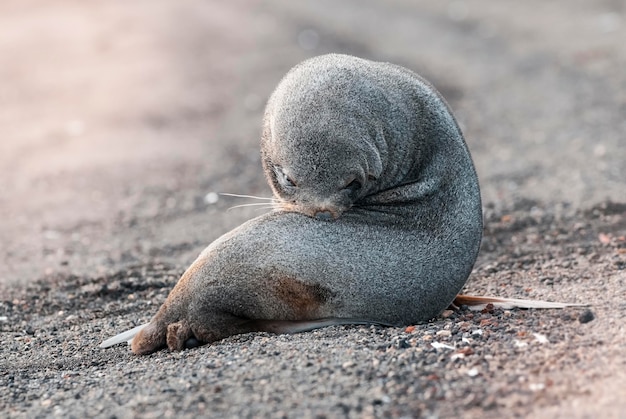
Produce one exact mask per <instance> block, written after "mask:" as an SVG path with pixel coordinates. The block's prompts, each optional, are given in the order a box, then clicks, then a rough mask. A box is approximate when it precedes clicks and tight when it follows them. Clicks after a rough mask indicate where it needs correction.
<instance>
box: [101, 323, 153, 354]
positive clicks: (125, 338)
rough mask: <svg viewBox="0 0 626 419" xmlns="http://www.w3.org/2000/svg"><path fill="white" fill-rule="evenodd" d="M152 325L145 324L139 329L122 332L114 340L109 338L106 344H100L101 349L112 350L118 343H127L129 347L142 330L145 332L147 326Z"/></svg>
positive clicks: (138, 327)
mask: <svg viewBox="0 0 626 419" xmlns="http://www.w3.org/2000/svg"><path fill="white" fill-rule="evenodd" d="M149 324H150V323H145V324H142V325H140V326H137V327H133V328H132V329H130V330H127V331H125V332H122V333H120V334H118V335H115V336H113V337H112V338H109V339H107V340H105V341H104V342H102V343H101V344H100V347H101V348H110V347H111V346H113V345H117V344H118V343H123V342H127V343H128V344H129V345H130V344H131V343H132V341H133V338H134V337H135V335H137V333H139V332H140V331H141V330H143V329H144V328H145V327H146V326H148V325H149Z"/></svg>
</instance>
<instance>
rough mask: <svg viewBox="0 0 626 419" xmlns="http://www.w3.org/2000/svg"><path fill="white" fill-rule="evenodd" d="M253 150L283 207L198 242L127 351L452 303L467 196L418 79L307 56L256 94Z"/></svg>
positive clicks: (466, 235)
mask: <svg viewBox="0 0 626 419" xmlns="http://www.w3.org/2000/svg"><path fill="white" fill-rule="evenodd" d="M261 154H262V163H263V167H264V171H265V174H266V176H267V178H268V181H269V183H270V185H271V187H272V189H273V191H274V195H275V197H276V198H277V199H278V200H279V201H280V202H281V206H282V208H283V209H282V210H278V211H274V212H272V213H270V214H266V215H263V216H260V217H258V218H255V219H253V220H251V221H249V222H247V223H245V224H243V225H242V226H240V227H239V228H237V229H235V230H233V231H231V232H230V233H228V234H226V235H224V236H222V237H221V238H219V239H218V240H216V241H215V242H214V243H212V244H211V245H210V246H209V247H208V248H207V249H205V250H204V252H203V253H202V254H201V255H200V257H199V258H198V259H197V260H196V261H195V262H194V264H193V265H192V266H191V267H190V268H189V269H188V271H187V272H186V273H185V274H184V275H183V277H182V278H181V280H180V281H179V283H178V284H177V285H176V287H175V288H174V290H173V291H172V292H171V294H170V296H169V297H168V299H167V301H166V302H165V303H164V305H163V306H162V308H161V309H160V310H159V312H158V313H157V315H156V316H155V317H154V318H153V320H152V321H151V323H150V324H149V325H148V326H147V327H146V328H145V329H143V330H142V331H140V332H139V334H138V335H137V336H136V337H135V339H134V340H133V344H132V349H133V351H135V352H136V353H149V352H151V351H154V350H156V349H159V348H161V347H164V346H166V345H167V346H169V347H170V349H182V348H183V347H184V344H185V341H187V340H188V339H190V338H195V339H197V340H198V341H200V342H212V341H215V340H218V339H221V338H223V337H225V336H228V335H231V334H235V333H243V332H248V331H254V330H268V331H278V332H281V331H285V332H288V331H294V330H304V329H306V328H307V327H304V326H303V327H302V328H301V329H298V327H294V325H297V324H298V323H299V322H304V323H303V325H308V326H311V325H313V326H315V325H316V324H318V325H320V326H324V325H327V324H335V323H345V322H346V320H352V321H354V322H362V321H365V322H375V323H384V324H394V325H406V324H411V323H415V322H420V321H425V320H428V319H431V318H433V317H435V316H437V315H438V314H439V313H440V312H441V311H442V310H443V309H445V308H446V307H447V306H448V305H449V304H450V303H451V302H452V300H453V299H454V297H455V296H456V295H457V293H458V292H459V290H460V289H461V288H462V286H463V285H464V283H465V281H466V280H467V277H468V275H469V273H470V271H471V269H472V266H473V264H474V261H475V259H476V256H477V253H478V248H479V245H480V240H481V233H482V213H481V202H480V192H479V188H478V181H477V177H476V173H475V171H474V167H473V164H472V160H471V157H470V155H469V152H468V150H467V147H466V144H465V141H464V139H463V136H462V134H461V132H460V130H459V128H458V126H457V124H456V121H455V119H454V117H453V116H452V114H451V112H450V110H449V109H448V107H447V105H446V103H445V101H444V100H443V99H442V97H441V96H440V95H439V94H438V93H437V91H436V90H435V89H434V88H433V87H432V86H431V85H430V84H428V83H427V82H425V81H424V80H422V79H421V78H420V77H419V76H417V75H416V74H414V73H413V72H411V71H409V70H407V69H404V68H402V67H399V66H396V65H393V64H388V63H377V62H371V61H366V60H363V59H359V58H355V57H351V56H346V55H334V54H332V55H324V56H320V57H316V58H313V59H310V60H307V61H305V62H303V63H301V64H300V65H298V66H296V67H295V68H293V69H292V70H291V71H290V72H289V73H288V74H287V75H286V76H285V78H284V79H283V80H282V81H281V82H280V84H279V85H278V87H277V88H276V90H275V91H274V93H273V94H272V96H271V98H270V100H269V102H268V105H267V108H266V113H265V118H264V126H263V134H262V140H261ZM316 218H321V219H322V220H319V219H316ZM329 322H330V323H329ZM281 325H282V326H281ZM287 325H289V326H287ZM308 328H310V327H308Z"/></svg>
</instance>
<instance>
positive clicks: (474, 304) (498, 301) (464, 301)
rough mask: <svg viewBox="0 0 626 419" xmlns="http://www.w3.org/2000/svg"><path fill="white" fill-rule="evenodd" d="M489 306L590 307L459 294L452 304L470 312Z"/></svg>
mask: <svg viewBox="0 0 626 419" xmlns="http://www.w3.org/2000/svg"><path fill="white" fill-rule="evenodd" d="M488 304H492V305H493V306H494V307H500V308H504V309H511V308H566V307H588V306H589V304H579V303H557V302H551V301H541V300H521V299H517V298H499V297H478V296H474V295H463V294H459V295H457V296H456V298H455V299H454V301H453V302H452V305H453V306H456V307H460V306H462V305H466V306H468V307H469V308H470V310H476V311H477V310H482V309H484V308H485V307H486V306H487V305H488Z"/></svg>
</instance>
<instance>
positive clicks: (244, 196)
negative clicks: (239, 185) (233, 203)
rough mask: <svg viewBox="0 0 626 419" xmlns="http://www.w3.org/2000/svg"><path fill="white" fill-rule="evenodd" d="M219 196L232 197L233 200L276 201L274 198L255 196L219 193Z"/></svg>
mask: <svg viewBox="0 0 626 419" xmlns="http://www.w3.org/2000/svg"><path fill="white" fill-rule="evenodd" d="M219 195H222V196H232V197H235V198H250V199H263V200H266V201H275V200H276V198H274V197H265V196H255V195H240V194H234V193H227V192H220V193H219Z"/></svg>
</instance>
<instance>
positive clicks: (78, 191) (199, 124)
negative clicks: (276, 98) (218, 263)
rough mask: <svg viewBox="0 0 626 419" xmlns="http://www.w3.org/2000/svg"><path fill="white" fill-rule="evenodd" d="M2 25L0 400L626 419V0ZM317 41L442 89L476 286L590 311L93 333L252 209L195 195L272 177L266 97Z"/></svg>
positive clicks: (151, 298)
mask: <svg viewBox="0 0 626 419" xmlns="http://www.w3.org/2000/svg"><path fill="white" fill-rule="evenodd" d="M0 28H1V29H0V80H1V82H0V190H1V191H2V193H1V194H0V243H1V248H0V290H1V291H0V292H1V294H0V297H1V298H0V331H1V334H0V348H1V349H0V388H2V389H3V390H2V391H1V392H0V411H1V412H2V416H8V417H20V416H24V417H48V416H63V417H83V416H85V415H89V416H106V417H112V416H116V417H131V416H137V417H159V416H176V417H183V416H186V417H192V416H198V415H199V414H203V415H206V416H216V417H217V416H219V417H252V416H259V417H261V416H273V417H280V416H286V417H295V416H303V417H338V416H339V417H341V416H349V417H368V416H391V417H420V416H423V417H449V416H452V415H462V417H512V416H518V417H580V418H584V417H589V418H592V417H615V418H619V417H624V411H626V402H625V400H626V355H624V354H625V353H626V329H625V327H624V321H623V313H624V310H625V309H626V305H625V303H624V297H625V296H626V238H625V237H626V147H624V145H625V144H626V138H625V134H624V133H625V132H626V118H625V117H624V116H625V115H626V73H625V72H624V68H626V44H624V42H623V39H626V5H625V4H624V2H620V1H608V0H607V1H595V2H590V1H588V2H585V1H565V0H560V1H554V2H541V1H529V2H489V1H486V0H485V1H448V2H426V1H423V2H422V1H419V2H416V1H408V0H406V1H391V2H375V1H356V0H354V1H343V2H331V1H326V0H324V1H315V2H313V1H310V2H288V1H283V2H279V1H267V2H252V1H249V2H245V1H231V2H217V1H192V0H184V1H178V2H167V1H155V0H151V1H147V0H144V1H133V2H110V1H92V2H80V1H75V0H74V1H72V0H57V1H52V2H51V1H47V2H44V1H41V0H30V1H18V0H6V1H3V2H2V3H0ZM325 52H343V53H350V54H354V55H359V56H362V57H365V58H370V59H375V60H386V61H392V62H395V63H398V64H401V65H405V66H407V67H409V68H411V69H414V70H416V71H418V72H419V73H421V74H422V75H423V76H425V77H426V78H428V79H430V80H431V81H432V82H433V83H434V84H435V85H436V86H437V87H438V88H439V89H440V90H441V92H442V93H443V94H444V96H445V97H446V98H447V99H448V100H449V102H450V104H451V106H452V108H453V109H454V112H455V114H456V115H457V117H458V119H459V122H460V123H461V125H462V128H463V130H464V132H465V134H466V137H467V141H468V145H469V147H470V149H471V151H472V154H473V156H474V159H475V162H476V166H477V171H478V174H479V177H480V181H481V186H482V193H483V200H484V207H485V221H486V223H485V238H484V242H483V247H482V249H481V255H480V256H479V260H478V262H477V264H476V268H475V271H474V273H473V274H472V276H471V277H470V280H469V281H468V284H467V287H466V291H467V292H471V293H480V294H489V295H500V296H511V297H519V298H540V299H547V300H560V301H571V302H580V303H588V304H591V307H590V308H589V309H567V310H562V311H557V310H546V311H534V310H527V311H524V310H510V311H504V310H494V311H486V312H483V313H480V312H479V313H472V312H469V311H467V310H464V309H462V310H460V311H457V312H446V313H444V315H443V316H442V317H441V318H438V319H435V320H434V321H432V322H430V323H428V324H425V325H416V327H415V329H414V330H412V329H407V330H405V329H394V328H387V329H384V328H376V327H371V328H367V327H334V328H328V329H323V330H318V331H315V332H311V333H305V334H299V335H290V336H272V335H267V334H249V335H243V336H238V337H233V338H229V339H226V340H224V341H222V342H219V343H217V344H215V345H211V346H205V347H201V348H197V349H194V350H189V351H184V352H181V353H169V352H167V351H161V352H158V353H156V354H154V355H151V356H148V357H136V356H133V355H132V354H130V353H129V352H128V351H127V350H126V348H123V347H116V348H113V349H109V350H100V349H98V348H97V345H98V343H99V342H100V341H101V340H102V339H103V338H106V337H109V336H110V335H112V334H115V333H117V332H119V331H121V330H124V329H126V328H129V327H132V326H133V325H136V324H139V323H142V322H145V321H147V320H148V319H149V318H150V317H151V315H152V314H154V312H155V311H156V309H157V308H158V306H159V304H161V302H162V301H163V300H164V299H165V297H166V295H167V292H168V291H169V290H170V289H171V287H172V286H173V285H174V284H175V283H176V281H177V279H178V276H179V275H180V274H181V273H182V272H183V270H184V269H185V267H186V266H188V264H189V263H190V262H191V261H192V260H193V259H194V258H195V256H196V255H197V254H198V253H199V251H200V250H201V249H202V248H203V247H205V246H206V245H207V244H208V243H210V242H211V241H212V240H214V239H215V238H217V237H218V236H219V235H220V234H222V233H224V232H226V231H228V230H230V229H231V228H233V227H235V226H237V225H238V224H240V223H241V222H243V221H244V220H247V219H249V218H251V217H253V216H255V215H257V214H258V213H257V212H255V211H254V210H250V209H236V210H231V211H228V208H229V207H231V206H233V205H236V204H239V203H241V202H239V201H234V200H232V199H226V198H221V199H220V200H218V201H217V202H215V203H209V201H207V200H206V199H205V198H206V196H207V194H211V193H214V192H235V193H243V194H256V195H266V196H267V195H269V194H270V192H269V188H268V187H267V186H266V184H265V181H264V180H263V178H262V176H261V168H260V160H259V155H258V139H259V130H260V119H261V113H262V110H263V105H264V101H265V100H266V98H267V96H268V95H269V93H270V92H271V91H272V89H273V87H274V86H275V85H276V83H277V82H278V81H279V80H280V78H281V76H282V75H283V74H284V73H285V72H286V71H287V70H288V69H289V68H290V67H292V66H293V65H294V64H296V63H297V62H299V61H301V60H302V59H304V58H306V57H309V56H313V55H318V54H322V53H325ZM433 344H434V345H433ZM440 344H443V345H445V346H441V345H440Z"/></svg>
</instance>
